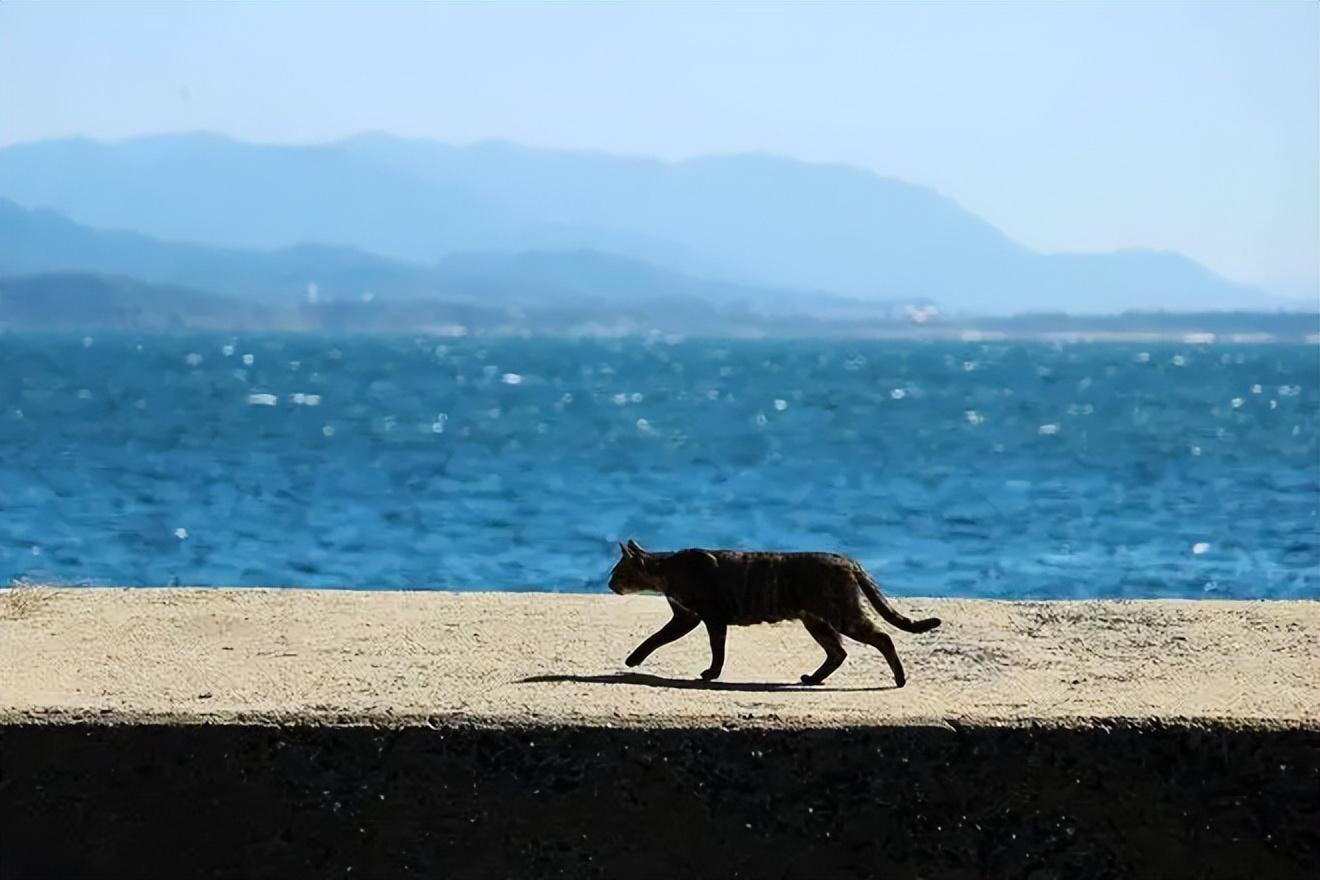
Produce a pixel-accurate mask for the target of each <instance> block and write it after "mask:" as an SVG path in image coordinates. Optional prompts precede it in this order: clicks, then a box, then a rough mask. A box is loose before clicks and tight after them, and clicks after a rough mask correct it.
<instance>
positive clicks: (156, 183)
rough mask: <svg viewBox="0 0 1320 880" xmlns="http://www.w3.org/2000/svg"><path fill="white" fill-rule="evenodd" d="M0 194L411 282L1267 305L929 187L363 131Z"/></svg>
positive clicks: (790, 167)
mask: <svg viewBox="0 0 1320 880" xmlns="http://www.w3.org/2000/svg"><path fill="white" fill-rule="evenodd" d="M0 196H5V197H7V198H9V199H11V200H13V201H15V202H17V203H19V204H22V205H25V206H28V207H46V208H51V209H54V210H57V211H61V212H62V213H65V214H67V215H69V216H70V217H71V218H72V219H74V220H77V221H79V222H81V223H84V224H87V225H91V226H101V227H112V228H121V229H124V230H129V231H133V232H138V233H142V234H146V235H149V236H152V237H155V238H161V239H173V240H177V241H179V242H191V243H194V244H216V245H222V246H225V247H243V248H260V249H273V248H281V247H283V248H287V247H291V246H294V245H300V244H313V243H314V244H322V245H333V246H338V247H345V248H356V249H359V250H362V251H367V252H370V253H373V254H377V255H380V256H383V257H388V258H391V259H395V260H401V261H408V262H413V263H420V264H423V265H427V266H430V265H433V264H434V263H435V262H436V261H438V260H441V259H443V258H444V257H445V256H450V255H453V254H456V253H462V252H470V251H491V252H497V253H517V252H524V251H544V250H551V251H578V250H594V251H600V252H602V253H608V254H615V255H618V256H621V257H626V258H630V259H635V260H639V261H642V262H646V263H651V264H653V265H655V266H657V267H660V268H662V269H665V270H669V271H675V272H678V273H680V274H685V275H689V276H692V277H695V278H701V279H704V280H708V281H711V282H727V283H735V284H744V285H752V286H760V287H775V288H785V289H804V290H817V291H829V292H831V293H833V294H836V295H840V296H844V297H848V298H852V299H860V300H867V299H877V300H934V301H936V302H938V303H940V304H941V305H942V306H943V307H944V308H945V309H946V310H948V311H952V312H961V313H988V314H1005V313H1012V312H1018V311H1038V310H1042V309H1044V310H1059V309H1062V310H1065V311H1074V312H1090V313H1095V312H1106V311H1110V312H1112V311H1122V310H1124V309H1128V308H1133V307H1163V308H1170V309H1183V310H1188V309H1191V310H1196V309H1205V308H1210V309H1231V308H1240V307H1257V308H1270V307H1273V306H1275V305H1277V304H1278V302H1277V301H1276V300H1274V299H1273V298H1271V297H1269V296H1268V295H1266V294H1265V293H1264V292H1262V291H1260V290H1257V289H1255V288H1251V287H1249V286H1246V285H1241V284H1236V283H1234V282H1230V281H1227V280H1225V279H1222V278H1220V277H1219V276H1217V275H1215V274H1214V273H1212V272H1210V271H1209V270H1208V269H1206V268H1205V267H1203V266H1201V265H1200V264H1198V263H1196V262H1195V261H1192V260H1190V259H1188V258H1186V257H1182V256H1181V255H1179V256H1178V257H1177V258H1174V257H1172V256H1171V255H1169V254H1165V253H1160V252H1152V251H1146V250H1128V251H1119V252H1111V253H1105V254H1069V253H1064V254H1044V253H1039V252H1036V251H1033V250H1031V249H1030V248H1027V247H1025V246H1023V245H1021V244H1019V243H1017V242H1015V241H1013V240H1012V239H1011V238H1009V237H1008V236H1006V235H1005V234H1004V233H1003V232H1001V231H1000V230H998V229H997V228H995V227H994V226H993V225H991V224H989V223H988V222H986V221H985V220H983V219H982V218H980V217H978V216H976V215H975V214H973V213H971V212H969V211H966V210H965V209H963V208H962V207H961V206H959V205H958V204H957V202H956V201H954V200H952V199H950V198H948V197H947V196H944V195H941V194H939V193H937V192H935V191H934V190H930V189H928V188H925V187H921V186H918V185H915V184H911V183H906V182H904V181H901V180H898V179H896V178H892V177H885V176H882V175H879V174H876V173H874V172H871V171H868V170H866V169H859V168H856V167H854V166H848V165H841V164H813V163H805V162H800V161H798V160H793V159H785V158H782V157H777V156H771V155H766V154H740V155H732V156H714V157H694V158H690V159H683V160H679V161H677V162H666V161H665V160H661V159H649V158H641V157H619V156H615V155H613V154H608V153H590V152H578V151H557V150H539V149H535V148H529V147H522V146H518V145H516V144H510V143H508V142H489V141H486V142H478V143H476V144H472V145H465V146H453V145H449V144H444V143H441V142H437V141H430V140H426V139H403V138H395V137H393V136H389V135H380V134H366V135H358V136H354V137H350V138H345V139H341V140H339V141H333V142H328V143H324V144H313V145H263V144H251V143H247V142H244V141H238V140H235V139H231V138H228V137H225V136H217V135H212V134H207V133H191V134H187V135H172V134H162V135H153V136H149V137H146V138H136V139H127V140H124V141H118V142H113V143H107V142H102V141H94V140H86V139H79V140H64V141H41V142H33V143H29V144H19V145H14V146H10V147H5V148H2V149H0Z"/></svg>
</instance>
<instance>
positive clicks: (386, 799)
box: [0, 724, 1320, 880]
mask: <svg viewBox="0 0 1320 880" xmlns="http://www.w3.org/2000/svg"><path fill="white" fill-rule="evenodd" d="M1318 871H1320V732H1317V731H1315V730H1313V729H1312V730H1266V731H1262V730H1249V729H1240V728H1209V729H1198V728H1192V727H1183V726H1178V725H1145V726H1141V725H1132V724H1119V725H1117V726H1113V727H1109V728H1106V727H1105V726H1103V725H1097V726H1092V727H1087V728H1083V729H1060V728H1053V729H1049V728H1038V729H1030V728H1027V729H1023V728H1017V729H1005V728H993V727H986V728H963V729H960V730H957V731H952V730H947V729H942V728H919V727H898V728H879V729H855V730H838V729H834V730H815V731H791V730H736V731H721V730H718V729H715V730H711V729H702V730H638V729H626V730H625V729H604V728H554V729H549V728H539V729H538V728H526V729H464V728H445V729H430V728H406V729H396V730H378V729H371V728H353V727H316V726H306V727H293V728H272V727H260V726H250V727H245V726H96V725H78V724H68V725H50V726H43V725H22V724H19V725H12V726H7V727H0V877H3V878H4V880H24V878H32V877H40V878H46V877H50V878H68V877H77V878H94V877H106V878H119V877H161V878H183V877H280V878H295V877H318V878H320V877H332V876H337V877H344V876H349V877H358V876H364V877H373V878H376V877H394V876H426V877H446V878H450V877H519V878H524V877H623V876H629V877H661V878H686V877H718V878H725V877H748V878H771V877H803V878H824V877H886V878H908V877H912V878H915V877H926V878H933V877H958V878H962V877H966V878H973V877H976V878H979V877H996V878H998V877H1032V878H1038V880H1043V878H1049V877H1060V878H1064V877H1124V876H1140V877H1196V878H1207V877H1233V878H1238V877H1270V878H1287V877H1299V878H1300V877H1307V878H1314V877H1315V876H1317V872H1318Z"/></svg>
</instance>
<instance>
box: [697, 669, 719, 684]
mask: <svg viewBox="0 0 1320 880" xmlns="http://www.w3.org/2000/svg"><path fill="white" fill-rule="evenodd" d="M718 676H719V672H717V671H716V670H714V669H703V670H701V680H702V681H712V680H714V679H715V678H716V677H718Z"/></svg>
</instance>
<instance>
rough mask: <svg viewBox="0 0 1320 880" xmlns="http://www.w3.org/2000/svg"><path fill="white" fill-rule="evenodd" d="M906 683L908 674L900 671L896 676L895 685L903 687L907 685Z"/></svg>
mask: <svg viewBox="0 0 1320 880" xmlns="http://www.w3.org/2000/svg"><path fill="white" fill-rule="evenodd" d="M905 684H907V676H906V675H903V674H901V673H900V674H898V675H895V676H894V687H896V688H901V687H902V686H903V685H905Z"/></svg>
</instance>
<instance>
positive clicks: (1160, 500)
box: [0, 335, 1320, 598]
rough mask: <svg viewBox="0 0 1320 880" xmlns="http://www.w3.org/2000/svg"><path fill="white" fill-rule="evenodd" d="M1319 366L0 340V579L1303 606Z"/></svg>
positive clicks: (916, 345) (624, 347) (481, 344)
mask: <svg viewBox="0 0 1320 880" xmlns="http://www.w3.org/2000/svg"><path fill="white" fill-rule="evenodd" d="M1318 379H1320V350H1318V349H1317V348H1315V347H1314V346H1310V347H1300V346H1298V347H1287V346H1272V345H1250V346H1227V345H1193V344H1078V345H1058V346H1056V345H1049V344H1018V343H992V344H991V343H977V342H953V343H929V342H927V343H922V342H911V343H902V342H869V343H859V342H846V343H845V342H800V341H798V342H789V341H762V342H750V341H740V342H712V341H695V340H694V341H674V340H669V341H665V340H654V341H650V342H645V341H641V340H617V341H599V340H596V341H586V340H584V341H568V340H548V339H505V340H474V339H460V340H437V339H434V338H371V337H349V338H336V339H326V338H312V337H300V336H259V335H254V336H241V337H232V336H221V335H214V336H146V337H140V338H139V337H133V336H97V337H96V338H90V337H88V338H84V337H76V336H75V337H66V336H24V335H9V336H3V337H0V509H2V510H3V516H0V582H7V581H10V580H14V579H25V578H26V579H31V580H36V581H45V582H57V583H79V584H81V583H86V584H106V585H109V584H121V585H163V584H174V583H178V584H190V585H281V586H282V585H290V586H309V587H311V586H316V587H367V588H376V587H380V588H384V587H395V588H397V587H406V588H444V589H467V588H472V589H553V590H602V589H604V579H605V576H606V573H607V572H608V569H609V567H610V565H611V564H612V562H613V560H614V555H615V547H614V543H613V542H614V541H616V540H620V539H625V538H628V537H634V538H636V539H638V540H639V541H640V542H641V543H642V544H643V545H646V546H649V547H654V548H658V549H663V548H674V547H681V546H689V545H703V546H721V547H742V548H779V549H820V550H833V551H841V552H845V553H848V554H851V555H853V556H855V557H857V558H859V559H860V560H862V561H863V562H864V563H865V564H866V565H867V566H868V567H869V568H870V569H871V570H872V572H873V573H874V574H875V576H876V577H877V579H878V580H879V581H880V582H881V583H882V584H884V585H885V586H886V587H887V588H888V589H890V590H892V591H894V592H895V593H898V594H904V593H906V594H913V595H932V596H934V595H958V596H986V597H1078V598H1080V597H1094V596H1103V597H1118V596H1125V597H1156V596H1190V597H1201V596H1205V597H1220V598H1223V597H1243V598H1245V597H1267V598H1275V597H1278V598H1282V597H1308V598H1320V520H1318V519H1317V510H1318V508H1320V415H1318V413H1320V407H1318V406H1317V404H1318V403H1320V382H1318V381H1317V380H1318Z"/></svg>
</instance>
